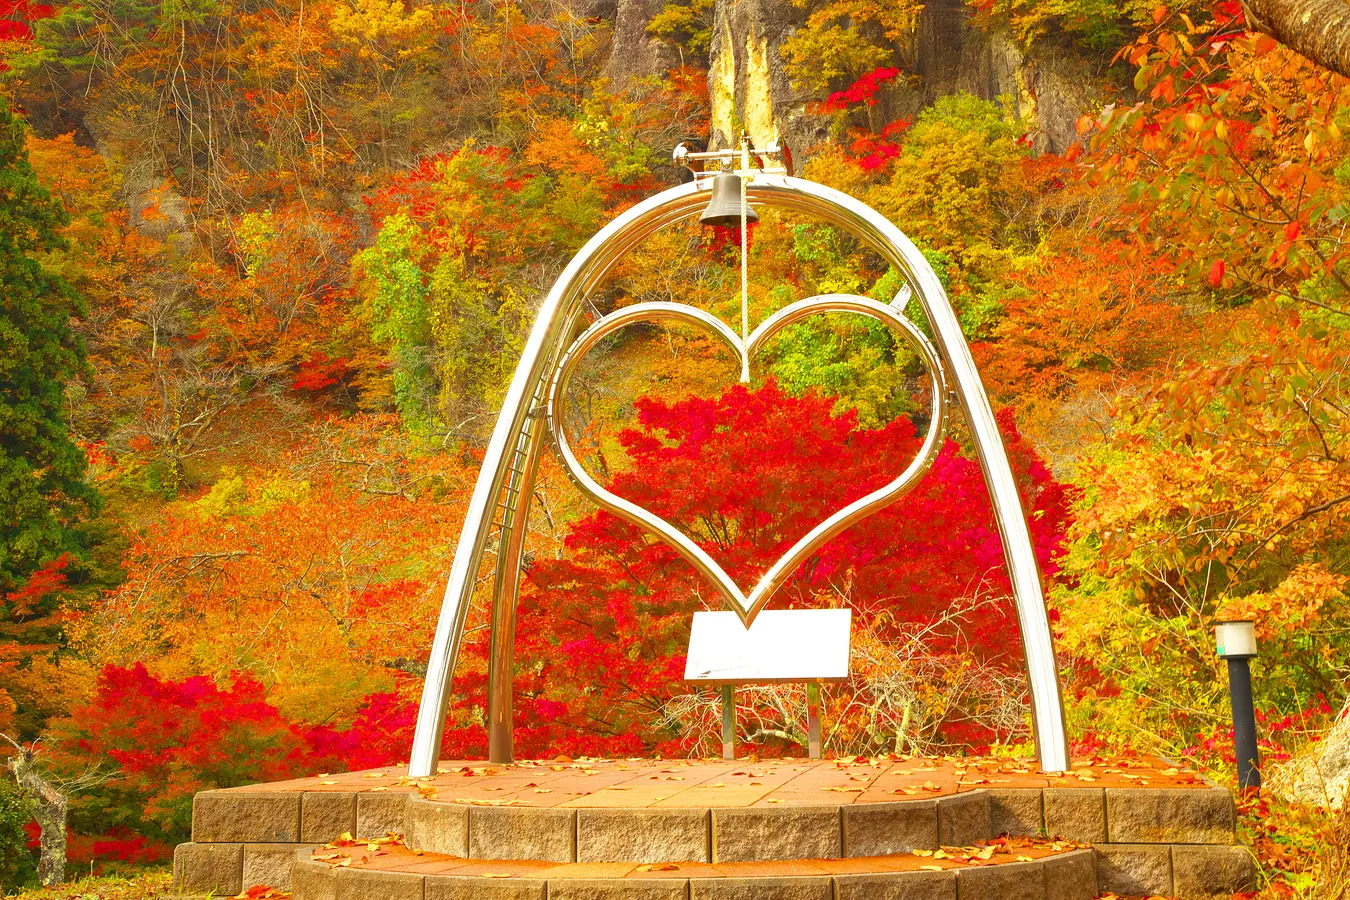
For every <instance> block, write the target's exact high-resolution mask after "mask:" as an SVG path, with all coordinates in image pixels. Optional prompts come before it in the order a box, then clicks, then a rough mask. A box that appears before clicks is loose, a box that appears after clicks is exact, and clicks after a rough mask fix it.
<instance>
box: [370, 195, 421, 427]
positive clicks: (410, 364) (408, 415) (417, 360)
mask: <svg viewBox="0 0 1350 900" xmlns="http://www.w3.org/2000/svg"><path fill="white" fill-rule="evenodd" d="M420 234H421V231H420V230H419V229H418V228H417V226H416V225H414V224H413V223H412V222H411V220H409V218H408V217H407V216H406V215H404V214H403V213H396V214H395V215H392V216H390V217H389V218H387V219H385V222H384V227H383V228H381V229H380V233H379V235H378V236H377V237H376V238H375V246H373V247H371V248H370V249H368V250H364V251H362V252H361V253H359V254H357V255H356V256H355V257H354V258H353V260H352V264H353V265H354V266H357V267H359V269H360V271H361V273H362V275H363V277H364V278H366V279H367V281H368V283H369V285H370V290H369V291H367V294H366V317H367V320H368V321H369V322H370V334H371V337H372V338H374V339H375V341H376V342H377V343H380V344H385V345H387V346H388V347H389V348H390V361H391V362H392V364H393V379H394V402H395V403H396V404H397V406H398V411H399V412H400V413H401V414H402V416H403V421H404V423H405V424H406V425H407V426H408V428H409V429H410V430H412V431H414V432H419V433H424V432H426V431H427V430H428V429H429V428H430V427H431V425H432V422H433V405H432V401H433V397H434V395H435V388H434V381H433V374H434V370H433V367H432V364H431V360H430V347H431V321H430V313H429V310H428V302H427V285H426V277H425V275H424V274H423V272H422V270H421V269H420V268H419V267H418V265H417V263H416V262H414V261H413V258H412V254H413V241H414V238H415V237H416V236H419V235H420Z"/></svg>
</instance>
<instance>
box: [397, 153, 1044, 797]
mask: <svg viewBox="0 0 1350 900" xmlns="http://www.w3.org/2000/svg"><path fill="white" fill-rule="evenodd" d="M706 190H707V188H706V186H705V184H702V183H690V184H685V185H681V186H679V187H676V188H672V189H670V190H668V191H665V192H663V193H661V194H658V195H657V196H655V197H651V198H649V199H648V200H645V201H643V202H642V203H639V204H638V205H636V206H634V207H633V208H632V209H629V210H628V211H627V212H625V213H623V214H622V215H620V216H619V217H618V218H616V219H615V220H614V221H612V222H611V223H609V225H607V226H606V227H605V228H603V229H602V230H601V231H600V232H599V233H598V234H596V235H595V236H594V237H593V238H592V239H591V240H590V241H589V242H587V244H586V246H585V247H583V248H582V249H581V251H580V252H579V253H578V254H577V255H576V256H575V257H573V259H572V261H571V262H569V263H568V265H567V267H566V268H565V269H564V270H563V272H562V274H561V275H560V276H559V277H558V280H557V282H555V283H554V285H553V288H552V290H550V291H549V294H548V297H547V298H546V299H545V301H544V303H543V306H542V307H541V309H540V311H539V316H538V319H537V320H536V322H535V325H534V328H533V329H532V330H531V332H530V338H529V340H528V341H527V343H526V346H525V350H524V352H523V353H522V355H521V360H520V363H519V365H518V366H517V368H516V373H515V376H514V378H513V379H512V381H511V385H510V388H509V389H508V390H507V394H506V399H505V401H504V403H503V405H502V412H501V416H500V418H499V419H498V420H497V425H496V427H495V428H494V430H493V434H492V439H491V440H490V441H489V443H488V447H487V451H486V452H485V454H484V458H483V467H482V470H481V471H480V473H479V476H478V482H477V484H476V485H475V487H474V493H473V496H472V498H471V500H470V503H469V509H468V512H467V514H466V516H465V523H464V530H463V531H462V532H461V534H460V539H459V544H458V546H457V549H456V552H455V559H454V563H453V564H452V566H451V570H450V577H449V579H448V582H447V584H446V592H445V600H444V602H443V604H442V607H441V614H440V619H439V620H438V622H437V627H436V638H435V641H434V642H433V644H432V650H431V658H430V660H429V662H428V666H427V679H426V684H425V686H424V687H423V691H422V705H421V707H420V709H419V710H418V717H417V731H416V734H415V735H414V738H413V752H412V757H411V760H410V763H409V774H411V775H413V776H426V775H430V774H433V773H434V772H435V770H436V763H437V760H438V755H439V750H440V744H441V737H442V732H443V728H444V720H445V709H446V703H447V701H448V698H449V691H450V684H451V678H452V676H453V674H454V666H455V661H456V658H457V657H458V654H459V645H460V639H461V637H462V634H463V629H464V622H465V618H466V616H467V612H468V607H469V603H470V602H471V600H472V595H473V590H474V585H475V582H476V577H477V573H478V568H479V565H480V564H481V561H482V555H483V549H484V545H485V544H486V542H487V540H488V539H489V537H490V534H491V527H492V522H491V513H492V510H493V509H494V508H495V504H496V502H497V498H498V497H499V495H500V493H501V489H502V486H503V485H504V483H505V482H506V479H507V477H508V475H509V473H510V460H511V456H510V453H511V452H513V451H514V450H515V447H516V445H515V439H516V438H517V437H518V436H519V435H520V434H521V433H522V429H523V428H524V427H525V424H526V422H525V420H526V417H527V416H528V415H529V413H530V410H531V408H532V405H533V400H534V398H535V397H536V396H538V395H539V391H540V386H541V384H543V383H544V382H545V380H548V379H551V378H552V375H553V372H552V366H553V365H554V360H555V359H556V354H557V353H559V352H561V349H562V348H561V346H560V344H561V342H562V341H563V340H565V339H566V338H567V337H568V334H567V333H566V332H567V331H568V323H569V322H570V321H571V318H572V316H573V315H574V314H575V313H576V311H577V309H578V307H579V304H580V303H581V302H582V299H583V298H584V296H585V294H586V292H588V291H589V290H590V289H591V288H592V287H594V286H595V285H596V284H598V283H599V282H600V281H601V280H602V279H603V278H604V277H605V274H606V273H607V272H608V271H609V268H610V267H611V266H612V265H613V264H614V262H615V261H616V260H617V259H618V258H619V257H620V256H622V255H623V254H624V253H626V252H627V251H628V250H629V249H631V248H632V247H633V246H634V245H635V244H637V243H638V242H640V241H641V240H642V239H643V238H645V237H647V236H648V235H650V234H651V233H653V232H655V231H657V230H658V229H660V228H661V227H663V226H665V225H667V224H670V223H671V222H676V221H679V220H681V219H683V218H686V217H688V216H691V215H694V214H695V213H696V212H697V211H698V210H699V209H700V208H701V207H702V206H703V205H704V203H705V202H706ZM747 194H748V199H749V200H750V201H752V202H755V203H763V204H767V205H770V206H778V207H782V208H787V209H792V210H796V211H799V212H804V213H807V214H809V215H815V216H818V217H820V218H822V219H824V220H826V221H829V222H831V223H833V224H835V225H838V226H839V227H841V228H843V229H844V230H845V231H848V232H849V233H851V234H853V235H854V236H856V237H857V238H859V239H860V240H862V241H863V242H864V243H866V244H868V245H869V246H870V247H871V248H872V249H874V250H875V251H876V252H877V253H878V254H880V255H881V256H882V258H883V259H885V260H886V261H887V262H888V263H890V264H891V265H893V266H895V267H896V269H897V270H898V271H899V272H901V273H902V274H903V275H904V277H905V279H906V281H907V283H908V284H909V286H910V288H911V290H913V292H914V293H915V294H916V295H917V296H918V299H919V302H920V304H921V305H922V307H923V310H924V313H925V315H926V316H927V318H928V321H929V323H930V324H931V325H932V327H933V331H934V344H935V345H936V346H937V349H938V352H939V353H940V354H941V356H942V359H943V363H944V365H945V367H946V370H947V374H948V376H949V379H950V381H951V382H952V383H953V384H954V385H955V390H956V394H957V397H958V398H959V400H960V402H961V406H962V408H963V409H964V410H965V413H966V418H967V422H968V423H969V425H970V429H971V434H972V436H973V437H974V439H975V444H976V451H977V454H978V456H979V459H980V464H981V467H982V469H983V471H984V477H985V482H986V484H987V485H988V486H989V492H990V498H991V500H992V502H993V506H994V513H995V518H996V520H997V523H998V528H999V534H1000V536H1001V538H1002V541H1003V549H1004V554H1005V557H1006V560H1007V566H1008V572H1009V575H1010V578H1011V581H1012V587H1013V596H1014V599H1015V601H1016V604H1017V614H1018V622H1019V625H1020V627H1021V631H1022V644H1023V648H1024V649H1025V651H1026V661H1027V675H1028V685H1029V688H1030V693H1031V703H1032V716H1033V730H1034V733H1035V738H1036V750H1037V754H1038V757H1039V759H1040V763H1041V768H1042V769H1044V770H1046V771H1052V772H1058V771H1065V770H1067V768H1068V766H1069V756H1068V739H1067V735H1066V733H1065V725H1064V710H1063V706H1062V703H1061V696H1060V687H1059V673H1058V668H1057V666H1056V662H1055V653H1054V642H1053V638H1052V636H1051V633H1050V624H1049V619H1048V616H1047V615H1046V610H1045V598H1044V595H1043V594H1042V592H1041V582H1040V572H1039V568H1038V566H1037V563H1036V555H1035V550H1034V548H1033V546H1032V543H1031V534H1030V530H1029V529H1028V527H1027V523H1026V518H1025V516H1024V513H1023V510H1022V504H1021V500H1020V498H1019V497H1018V494H1017V486H1016V483H1015V482H1014V480H1013V474H1012V468H1011V466H1010V465H1009V463H1008V457H1007V453H1006V452H1005V450H1004V447H1003V442H1002V439H1001V438H1000V437H999V433H998V428H997V425H996V423H995V421H994V414H993V410H992V409H991V408H990V405H989V399H988V397H987V396H986V394H985V391H984V387H983V385H982V383H981V382H980V378H979V373H978V372H977V371H976V369H975V362H974V360H973V358H972V357H971V355H970V349H969V347H967V345H966V342H965V337H964V336H963V335H962V333H961V327H960V323H959V322H958V320H957V318H956V314H955V312H954V311H953V310H952V307H951V304H950V302H949V301H948V300H947V295H946V293H945V292H944V291H943V289H942V285H941V283H940V282H939V281H938V278H937V275H936V273H934V272H933V269H932V267H931V266H929V264H928V262H927V260H925V259H924V258H923V255H922V254H921V253H919V251H918V248H916V247H915V246H914V244H913V243H912V242H911V241H910V240H909V239H908V238H907V237H905V235H904V234H903V233H902V232H901V231H900V230H899V229H898V228H896V227H895V225H893V224H892V223H891V222H889V221H887V220H886V218H885V217H883V216H882V215H880V214H879V213H877V212H876V211H875V210H873V209H871V208H869V207H868V206H866V205H865V204H863V203H860V202H859V201H857V200H855V199H854V198H852V197H849V196H848V195H846V194H843V193H840V192H839V191H835V190H833V189H831V188H827V187H824V186H823V185H819V184H815V183H813V182H809V181H804V180H801V179H796V178H790V177H787V176H773V175H769V176H765V175H758V176H756V178H755V180H754V182H753V183H751V184H750V185H749V187H748V190H747ZM512 593H513V594H514V590H513V591H512ZM509 600H510V602H511V603H514V600H515V598H514V596H512V597H510V598H509ZM501 638H505V635H502V636H501ZM496 644H497V646H498V647H499V648H500V647H501V646H502V644H503V640H501V639H498V640H497V642H496ZM499 652H501V653H502V654H503V655H504V654H505V652H506V651H504V650H502V651H499ZM502 664H505V663H503V662H502V661H498V662H497V663H494V665H502Z"/></svg>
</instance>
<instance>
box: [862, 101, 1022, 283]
mask: <svg viewBox="0 0 1350 900" xmlns="http://www.w3.org/2000/svg"><path fill="white" fill-rule="evenodd" d="M1024 131H1025V128H1023V127H1022V124H1021V123H1019V122H1017V121H1016V120H1013V119H1009V118H1008V116H1007V114H1006V113H1005V112H1004V111H1003V110H1002V109H1001V108H1000V107H999V106H998V105H997V104H995V103H991V102H989V101H987V100H980V99H978V98H976V97H973V96H971V95H970V94H954V95H951V96H948V97H942V98H940V99H939V100H938V101H937V102H936V103H934V104H933V105H932V106H930V107H929V108H928V109H925V110H924V111H923V112H922V113H920V114H919V116H918V118H917V119H916V120H915V122H914V126H913V127H912V128H911V129H910V130H909V133H908V134H907V135H906V136H905V143H904V146H903V148H902V149H901V152H900V158H899V159H898V160H897V162H896V165H895V169H894V174H893V175H892V176H891V181H890V184H889V185H888V186H886V187H883V188H881V189H879V190H878V191H877V195H876V197H875V201H876V203H877V205H878V208H879V209H880V210H881V211H882V212H884V213H885V214H886V215H887V216H888V217H889V218H891V219H892V220H893V221H895V222H897V223H899V224H900V226H901V227H902V228H904V229H905V230H906V231H907V232H910V233H913V234H916V235H919V236H920V237H921V239H922V240H923V242H924V244H925V245H926V246H928V247H930V248H932V249H934V250H940V251H942V252H944V253H949V254H952V255H954V256H955V257H957V259H958V260H959V261H961V262H962V263H965V264H974V265H987V264H988V263H989V262H992V260H991V259H990V257H996V256H998V255H999V251H1000V250H1001V249H1002V248H1003V246H1004V245H1005V244H1006V242H1007V241H1006V237H1005V235H1004V229H1005V227H1006V226H1007V224H1008V222H1009V220H1010V218H1011V213H1012V210H1013V209H1014V208H1015V205H1016V201H1017V200H1018V199H1019V198H1018V196H1017V193H1016V188H1017V184H1016V181H1015V180H1013V179H1010V178H1009V177H1008V176H1009V173H1010V171H1011V170H1014V169H1015V168H1016V167H1017V166H1018V165H1019V164H1020V163H1021V162H1022V161H1023V160H1025V159H1026V158H1027V156H1028V154H1029V150H1030V148H1029V147H1028V146H1026V145H1024V144H1021V143H1019V142H1018V136H1019V135H1020V134H1022V133H1023V132H1024Z"/></svg>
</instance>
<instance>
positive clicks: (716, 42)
mask: <svg viewBox="0 0 1350 900" xmlns="http://www.w3.org/2000/svg"><path fill="white" fill-rule="evenodd" d="M802 17H803V12H802V11H801V10H799V9H797V8H796V7H794V6H793V5H792V3H791V0H735V2H728V0H718V2H717V4H716V7H715V14H714V18H713V37H712V52H711V61H710V63H709V66H708V95H709V98H710V100H711V103H712V128H711V136H710V144H711V146H713V147H727V146H731V145H733V144H735V143H736V139H737V137H738V136H739V134H740V132H741V131H742V130H744V131H745V132H747V133H748V134H749V135H750V139H751V141H753V142H754V144H755V146H757V147H763V146H765V145H767V144H768V143H770V142H771V141H774V140H781V141H786V143H787V145H788V146H789V147H792V148H793V149H794V151H796V150H798V149H799V148H800V149H805V148H808V147H811V146H814V145H815V144H817V143H819V142H820V141H821V140H822V139H823V138H824V137H825V136H826V134H827V132H826V124H827V123H826V122H825V121H824V120H823V119H821V118H820V117H817V116H811V115H808V114H807V112H806V102H807V100H808V99H810V98H809V97H808V96H807V95H805V94H802V93H800V92H798V91H795V90H794V89H793V87H792V82H791V79H789V78H788V76H787V73H786V72H784V70H783V55H782V52H781V51H782V46H783V41H785V40H786V39H787V38H788V36H789V35H791V34H792V32H793V30H794V29H796V28H797V27H798V26H800V24H801V21H802Z"/></svg>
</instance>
